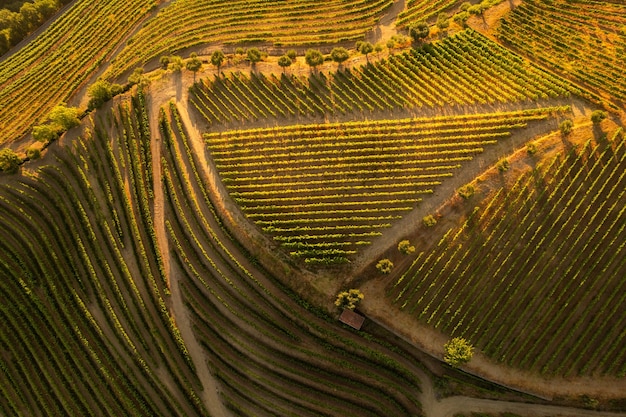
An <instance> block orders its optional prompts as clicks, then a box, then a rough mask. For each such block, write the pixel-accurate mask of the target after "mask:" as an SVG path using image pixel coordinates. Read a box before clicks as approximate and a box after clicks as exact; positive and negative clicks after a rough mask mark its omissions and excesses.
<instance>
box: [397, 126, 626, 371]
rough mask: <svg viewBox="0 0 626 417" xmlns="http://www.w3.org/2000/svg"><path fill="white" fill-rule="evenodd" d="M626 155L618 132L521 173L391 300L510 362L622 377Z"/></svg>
mask: <svg viewBox="0 0 626 417" xmlns="http://www.w3.org/2000/svg"><path fill="white" fill-rule="evenodd" d="M624 156H625V153H624V135H623V131H622V130H621V129H619V130H618V131H615V132H611V133H610V134H609V135H608V138H606V137H605V139H604V140H603V141H600V142H599V143H598V142H594V141H592V140H589V141H587V142H586V143H585V144H584V147H583V148H582V149H580V150H578V151H572V152H570V153H568V154H567V155H559V156H557V157H556V158H554V159H552V160H551V161H548V162H547V163H546V165H545V166H538V167H536V168H535V169H534V170H533V171H531V172H528V173H526V174H525V175H522V176H520V177H519V179H518V180H517V181H516V183H515V184H514V185H513V186H511V187H510V188H508V187H506V188H500V189H499V190H498V191H497V192H495V193H494V194H493V195H492V196H491V197H490V198H488V199H487V200H486V201H485V202H484V204H483V205H482V206H480V207H476V208H475V209H474V211H473V213H472V214H471V215H470V216H469V217H468V218H467V220H466V221H465V223H464V224H463V225H462V226H461V227H460V228H452V229H449V230H448V231H447V232H446V233H445V234H444V235H443V237H442V238H441V239H440V241H439V242H438V243H437V244H436V246H435V247H434V248H433V249H427V250H424V251H419V252H418V253H417V256H416V257H415V258H414V260H413V261H412V264H411V266H410V267H409V268H408V269H407V270H406V271H403V272H402V273H401V274H399V275H400V276H399V277H398V278H397V279H396V280H395V281H394V282H391V283H390V285H389V286H388V289H387V296H388V297H389V299H390V300H391V301H392V302H393V303H394V304H396V305H397V306H398V307H399V308H400V309H402V310H404V311H407V312H408V313H409V314H411V315H415V316H416V317H418V318H419V319H420V320H423V321H425V322H426V323H428V324H430V325H432V326H435V327H436V328H439V329H441V330H442V331H443V332H445V333H446V334H450V335H453V336H462V337H465V338H467V339H468V340H470V341H471V342H472V343H474V344H475V345H476V346H478V347H479V348H480V349H481V350H482V351H483V352H485V353H486V354H487V355H489V356H493V357H494V358H495V359H496V360H498V361H500V362H503V363H506V364H507V365H509V366H515V367H519V368H528V369H532V370H534V371H538V372H541V373H543V374H559V375H560V374H563V375H566V376H571V375H584V374H588V373H593V374H608V375H616V376H624V374H625V373H626V361H625V360H624V346H625V344H624V340H623V338H624V332H623V329H624V314H623V311H622V308H621V307H622V305H623V302H624V300H623V297H624V294H625V291H624V289H623V285H625V284H626V282H624V279H623V277H624V276H625V274H626V269H625V268H626V266H625V264H624V259H626V247H625V243H624V242H626V230H625V227H626V216H624V214H625V213H624V210H625V207H626V194H625V192H624V190H626V179H625V173H626V165H625V164H626V162H625V161H626V160H625V159H624ZM522 335H523V336H522Z"/></svg>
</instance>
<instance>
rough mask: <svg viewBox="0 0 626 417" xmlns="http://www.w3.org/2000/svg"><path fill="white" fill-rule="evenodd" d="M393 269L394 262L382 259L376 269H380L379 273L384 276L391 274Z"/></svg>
mask: <svg viewBox="0 0 626 417" xmlns="http://www.w3.org/2000/svg"><path fill="white" fill-rule="evenodd" d="M392 268H393V262H391V261H390V260H389V259H381V260H380V261H378V263H377V264H376V269H378V271H379V272H381V273H383V274H389V273H390V272H391V269H392Z"/></svg>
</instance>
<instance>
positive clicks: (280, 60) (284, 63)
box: [278, 55, 292, 74]
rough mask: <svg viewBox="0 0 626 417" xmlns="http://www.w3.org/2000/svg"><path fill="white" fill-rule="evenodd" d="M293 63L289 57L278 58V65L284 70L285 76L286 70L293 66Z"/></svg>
mask: <svg viewBox="0 0 626 417" xmlns="http://www.w3.org/2000/svg"><path fill="white" fill-rule="evenodd" d="M291 64H292V61H291V58H289V57H288V56H287V55H283V56H281V57H280V58H278V65H279V66H280V67H281V68H282V69H283V74H284V73H285V69H286V68H287V67H289V66H291Z"/></svg>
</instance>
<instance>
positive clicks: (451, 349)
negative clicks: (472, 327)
mask: <svg viewBox="0 0 626 417" xmlns="http://www.w3.org/2000/svg"><path fill="white" fill-rule="evenodd" d="M443 348H444V350H445V354H444V356H443V360H444V361H446V363H447V364H449V365H451V366H454V367H457V366H460V365H463V364H464V363H467V362H469V361H470V359H472V356H473V354H474V347H473V346H472V345H470V344H469V343H468V342H467V340H465V339H463V338H462V337H455V338H454V339H451V340H449V341H448V342H447V343H446V344H445V345H443Z"/></svg>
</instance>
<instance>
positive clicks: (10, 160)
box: [0, 148, 22, 174]
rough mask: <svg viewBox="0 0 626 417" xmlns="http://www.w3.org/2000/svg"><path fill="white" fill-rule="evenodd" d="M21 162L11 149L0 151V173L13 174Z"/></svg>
mask: <svg viewBox="0 0 626 417" xmlns="http://www.w3.org/2000/svg"><path fill="white" fill-rule="evenodd" d="M21 162H22V161H21V160H20V158H19V157H18V156H17V154H16V153H15V151H13V149H9V148H4V149H2V150H0V171H2V172H6V173H7V174H15V173H16V172H17V170H18V169H19V168H20V163H21Z"/></svg>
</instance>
